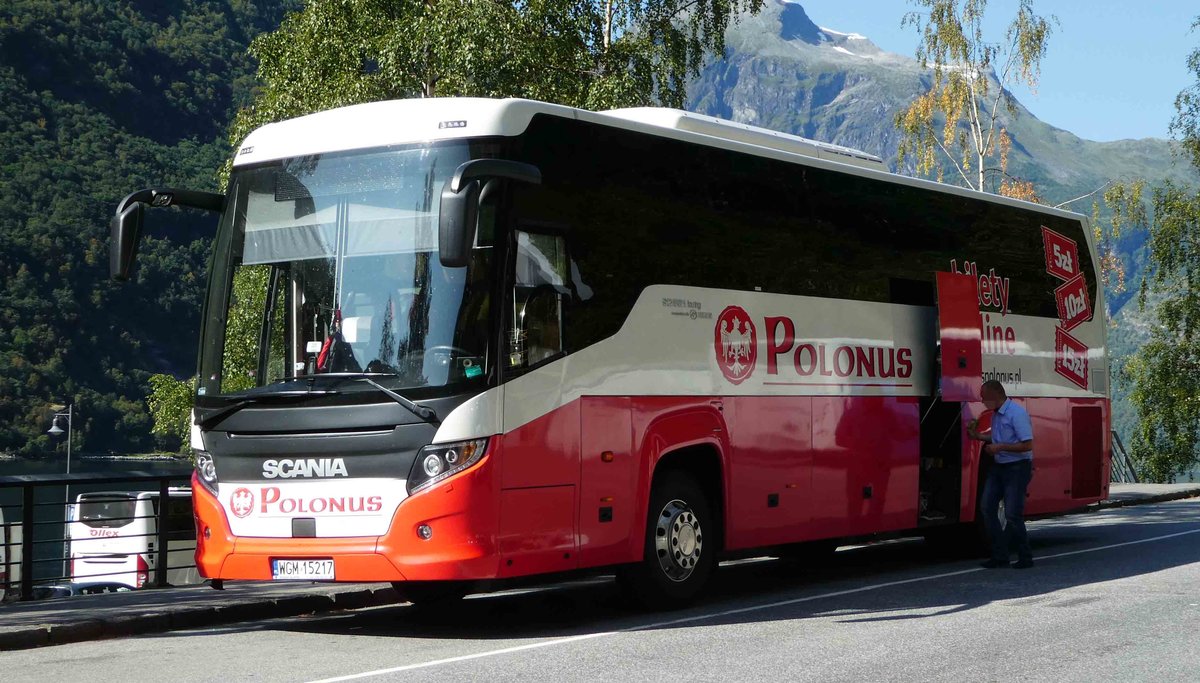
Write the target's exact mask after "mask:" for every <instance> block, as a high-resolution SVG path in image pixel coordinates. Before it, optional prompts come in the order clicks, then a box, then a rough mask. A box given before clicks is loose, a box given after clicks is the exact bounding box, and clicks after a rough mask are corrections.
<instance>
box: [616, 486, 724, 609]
mask: <svg viewBox="0 0 1200 683" xmlns="http://www.w3.org/2000/svg"><path fill="white" fill-rule="evenodd" d="M715 532H716V522H715V520H714V519H713V518H712V516H711V513H710V508H709V505H708V499H707V498H706V497H705V496H704V492H703V490H702V489H701V488H700V486H699V485H698V484H697V483H696V482H695V480H694V479H692V478H691V477H690V476H688V475H686V474H684V473H682V472H672V473H669V474H667V475H666V476H665V477H664V478H663V479H662V480H661V481H659V482H657V483H655V485H654V488H653V490H652V491H651V494H650V506H649V509H648V514H647V519H646V538H645V545H644V547H643V553H642V561H641V562H640V563H638V564H636V565H633V566H631V567H628V568H627V569H625V570H624V571H622V572H621V573H620V574H619V575H618V579H619V581H620V583H621V585H622V587H623V588H624V589H625V591H626V592H627V593H628V594H629V595H630V597H632V598H633V599H634V600H635V601H637V602H638V603H640V604H642V605H644V606H646V607H650V608H653V609H669V608H674V607H681V606H683V605H685V604H687V603H688V602H690V601H691V600H692V599H693V598H695V597H696V595H697V594H698V593H699V592H700V590H701V589H703V588H704V585H705V584H706V583H707V582H708V579H709V577H710V576H711V575H712V571H713V568H714V567H715V565H716V552H717V547H716V545H717V544H716V539H717V534H716V533H715Z"/></svg>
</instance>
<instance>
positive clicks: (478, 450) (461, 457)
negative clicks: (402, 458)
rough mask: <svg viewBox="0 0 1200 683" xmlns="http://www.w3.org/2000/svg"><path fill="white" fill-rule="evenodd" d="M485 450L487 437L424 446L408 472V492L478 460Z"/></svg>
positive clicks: (426, 485)
mask: <svg viewBox="0 0 1200 683" xmlns="http://www.w3.org/2000/svg"><path fill="white" fill-rule="evenodd" d="M486 450H487V439H472V440H471V441H459V442H457V443H445V444H439V445H437V446H426V447H424V448H422V449H421V451H420V452H419V453H417V459H416V460H415V461H414V462H413V466H412V471H411V472H409V473H408V492H409V493H416V492H417V491H420V490H421V489H423V488H426V487H429V486H433V485H434V484H436V483H437V482H439V481H442V480H443V479H445V478H446V477H449V476H451V475H453V474H455V473H457V472H461V471H463V470H465V469H466V468H468V467H470V466H471V465H474V464H475V463H477V462H479V459H480V458H482V457H483V453H484V451H486Z"/></svg>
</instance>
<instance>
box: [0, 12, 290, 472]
mask: <svg viewBox="0 0 1200 683" xmlns="http://www.w3.org/2000/svg"><path fill="white" fill-rule="evenodd" d="M295 4H296V3H295V2H289V1H287V0H278V1H273V2H257V3H248V2H245V0H172V1H170V2H153V3H151V2H144V1H137V0H9V1H8V2H5V3H3V4H2V5H0V177H2V178H3V182H0V239H2V240H3V244H4V249H2V250H0V278H2V279H3V281H4V287H3V289H0V451H11V452H22V453H39V452H45V451H47V450H50V449H52V448H58V449H65V445H64V444H62V443H61V442H59V443H53V442H51V441H50V440H49V439H48V438H47V437H46V436H45V431H46V429H47V428H48V426H49V421H48V420H49V418H48V416H47V414H46V409H45V407H46V405H48V404H50V403H68V402H71V403H74V404H75V407H76V410H77V415H76V418H75V424H74V432H75V435H74V436H75V440H74V447H75V448H77V449H82V450H85V451H93V452H94V451H146V450H151V449H152V448H154V446H155V436H153V435H152V434H151V422H152V420H151V415H150V411H149V410H148V408H147V406H146V402H145V397H146V393H147V391H148V389H149V386H150V384H149V378H150V376H151V375H153V374H163V373H165V374H170V375H174V376H188V375H190V374H192V373H193V372H194V362H195V357H196V355H195V354H196V338H197V330H198V328H199V317H200V304H201V300H202V293H203V283H204V263H205V260H206V258H207V254H208V238H209V235H210V233H211V229H212V223H213V222H212V219H211V217H209V216H203V215H194V214H189V213H185V212H181V211H177V210H157V211H152V212H150V213H149V214H148V215H147V221H146V228H147V232H148V235H147V236H146V238H145V239H144V240H143V243H142V245H141V248H140V254H139V262H138V269H137V271H136V274H135V276H136V278H137V282H136V283H130V284H128V285H124V286H118V285H115V284H113V283H111V282H110V281H109V279H108V272H107V271H108V219H109V217H110V216H111V215H112V211H113V208H114V207H115V205H116V202H117V201H118V200H119V199H120V198H121V197H122V196H124V195H125V194H127V193H129V192H130V191H132V190H136V189H139V188H141V187H147V186H152V185H157V186H163V185H166V186H183V187H192V188H195V189H206V188H214V187H215V185H216V182H215V178H214V170H215V169H216V168H218V167H219V166H220V164H221V161H222V159H223V158H224V157H226V156H227V151H226V150H227V143H226V142H225V141H224V139H225V134H226V131H227V126H228V122H229V120H231V118H232V116H233V113H234V111H235V110H236V108H237V107H238V106H240V105H242V104H244V103H246V102H248V101H249V100H250V97H251V93H250V88H251V85H252V84H253V70H254V64H253V62H252V61H251V59H250V57H249V56H248V55H247V54H246V46H247V45H248V43H249V40H250V39H251V38H252V37H253V36H254V35H256V34H258V33H260V32H261V31H263V30H265V29H267V28H271V27H274V26H275V25H276V24H277V22H278V20H279V18H280V17H282V16H283V14H284V11H285V10H286V9H289V8H291V7H293V6H294V5H295ZM251 5H253V6H251ZM168 226H169V228H170V229H167V228H168Z"/></svg>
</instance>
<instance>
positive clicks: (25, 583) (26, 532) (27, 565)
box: [21, 484, 33, 600]
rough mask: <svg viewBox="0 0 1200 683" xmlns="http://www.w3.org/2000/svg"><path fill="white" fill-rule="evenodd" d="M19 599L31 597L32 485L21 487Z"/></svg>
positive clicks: (30, 598) (29, 598)
mask: <svg viewBox="0 0 1200 683" xmlns="http://www.w3.org/2000/svg"><path fill="white" fill-rule="evenodd" d="M21 599H22V600H32V599H33V486H32V485H30V484H25V485H24V486H22V487H21Z"/></svg>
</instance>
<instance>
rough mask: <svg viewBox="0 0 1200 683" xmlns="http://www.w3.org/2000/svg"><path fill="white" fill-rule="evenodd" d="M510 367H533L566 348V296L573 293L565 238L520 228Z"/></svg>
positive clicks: (510, 321)
mask: <svg viewBox="0 0 1200 683" xmlns="http://www.w3.org/2000/svg"><path fill="white" fill-rule="evenodd" d="M516 237H517V254H516V263H515V269H514V275H515V277H514V282H513V291H512V310H511V312H510V313H511V318H510V319H509V330H508V334H507V338H508V345H509V348H508V367H509V368H510V369H524V368H529V367H533V366H535V365H537V364H539V363H541V362H542V361H545V360H548V359H550V358H553V357H555V356H558V355H560V354H561V353H562V352H563V299H564V295H567V294H569V293H570V290H569V289H568V287H567V283H568V282H569V277H570V274H569V270H568V268H569V265H568V264H569V261H568V259H567V248H566V240H565V239H564V238H563V237H562V236H561V235H548V234H538V233H530V232H524V231H517V234H516Z"/></svg>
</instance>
